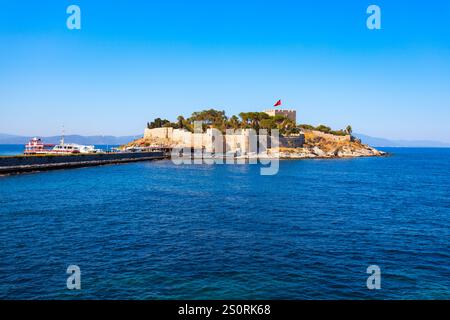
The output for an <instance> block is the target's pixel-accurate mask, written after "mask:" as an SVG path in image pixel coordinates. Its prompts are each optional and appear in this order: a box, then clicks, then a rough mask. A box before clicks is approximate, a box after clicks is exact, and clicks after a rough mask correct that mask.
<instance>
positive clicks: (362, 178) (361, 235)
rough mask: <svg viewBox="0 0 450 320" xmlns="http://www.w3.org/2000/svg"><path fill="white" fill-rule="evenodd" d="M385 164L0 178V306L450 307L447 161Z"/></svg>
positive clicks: (403, 157) (449, 156)
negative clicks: (74, 272) (71, 282)
mask: <svg viewBox="0 0 450 320" xmlns="http://www.w3.org/2000/svg"><path fill="white" fill-rule="evenodd" d="M1 148H3V149H5V148H7V147H5V146H2V147H1ZM386 150H387V151H389V152H392V155H391V156H390V157H384V158H361V159H348V160H343V159H334V160H297V161H281V164H280V171H279V173H278V174H277V175H275V176H261V175H260V174H259V172H260V170H259V169H260V168H259V166H258V165H213V166H210V165H190V166H189V165H183V166H176V165H174V164H172V163H171V162H170V161H155V162H141V163H133V164H125V165H112V166H102V167H90V168H81V169H73V170H62V171H51V172H44V173H38V174H25V175H18V176H7V177H1V178H0V257H1V258H0V298H1V299H93V298H96V299H100V298H104V299H201V298H202V299H235V298H239V299H450V250H449V249H450V241H449V240H450V149H409V148H405V149H401V148H398V149H397V148H395V149H394V148H393V149H386ZM71 264H75V265H78V266H79V267H80V268H81V290H68V289H67V288H66V279H67V277H68V275H67V274H66V269H67V267H68V266H69V265H71ZM372 264H375V265H378V266H379V267H380V268H381V289H380V290H368V289H367V286H366V280H367V277H368V276H369V275H368V274H367V273H366V269H367V267H368V266H369V265H372Z"/></svg>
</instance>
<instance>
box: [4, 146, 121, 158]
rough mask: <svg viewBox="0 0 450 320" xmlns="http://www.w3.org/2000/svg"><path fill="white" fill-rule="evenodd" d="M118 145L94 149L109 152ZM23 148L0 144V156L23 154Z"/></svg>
mask: <svg viewBox="0 0 450 320" xmlns="http://www.w3.org/2000/svg"><path fill="white" fill-rule="evenodd" d="M115 147H118V145H96V146H95V148H96V149H101V150H110V149H111V148H115ZM24 149H25V147H24V145H23V144H0V156H16V155H21V154H23V151H24Z"/></svg>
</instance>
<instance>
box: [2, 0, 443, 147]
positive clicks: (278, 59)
mask: <svg viewBox="0 0 450 320" xmlns="http://www.w3.org/2000/svg"><path fill="white" fill-rule="evenodd" d="M305 3H306V1H305ZM308 3H309V4H303V3H301V1H284V0H277V1H275V0H273V1H264V0H257V1H244V0H240V1H237V0H236V1H235V0H227V1H211V0H209V1H189V0H177V1H171V0H165V1H131V0H127V1H125V0H115V1H104V0H96V1H92V0H60V1H50V0H48V1H43V0H40V1H23V0H16V1H6V0H0V40H1V41H0V132H2V133H11V134H26V135H54V134H59V133H60V131H61V126H62V125H63V124H64V126H65V128H66V132H67V133H68V134H69V133H73V134H74V133H79V134H86V135H91V134H113V135H129V134H139V133H141V132H142V131H143V128H144V126H145V124H146V122H147V121H150V120H152V119H153V118H155V117H157V116H160V117H165V118H169V119H173V120H174V119H175V117H176V116H177V115H178V114H183V115H185V116H188V115H190V113H191V112H192V111H194V110H201V109H205V108H218V109H223V110H225V111H226V112H227V114H229V115H230V114H234V113H239V112H240V111H252V110H262V109H264V108H267V107H271V106H272V105H273V103H274V102H275V101H276V100H277V99H282V101H283V107H286V108H294V109H296V110H297V115H298V116H297V118H298V121H299V122H300V123H311V124H320V123H324V124H327V125H330V126H332V127H334V128H342V127H344V126H346V125H347V124H351V125H352V126H353V128H354V131H356V132H360V133H365V134H369V135H373V136H379V137H386V138H396V139H399V138H402V139H435V140H441V141H446V142H450V124H449V120H450V90H449V88H450V2H448V1H442V0H439V1H438V0H427V1H392V0H389V1H379V0H371V1H362V0H354V1H344V0H343V1H323V0H318V1H317V0H316V1H308ZM70 4H77V5H79V6H80V7H81V11H82V29H81V30H79V31H77V30H73V31H71V30H68V29H67V28H66V18H67V16H68V15H67V14H66V8H67V6H69V5H70ZM370 4H377V5H379V6H380V7H381V10H382V30H377V31H370V30H368V29H367V28H366V18H367V14H366V8H367V7H368V5H370Z"/></svg>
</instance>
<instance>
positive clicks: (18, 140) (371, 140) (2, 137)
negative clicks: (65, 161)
mask: <svg viewBox="0 0 450 320" xmlns="http://www.w3.org/2000/svg"><path fill="white" fill-rule="evenodd" d="M354 136H356V137H358V138H359V139H361V141H362V142H363V143H366V144H368V145H370V146H373V147H422V148H425V147H426V148H450V143H445V142H441V141H430V140H389V139H385V138H376V137H370V136H367V135H364V134H360V133H354ZM141 137H142V135H135V136H119V137H115V136H81V135H67V136H65V137H64V139H65V141H66V142H71V143H78V144H85V145H107V144H109V145H121V144H125V143H128V142H130V141H132V140H135V139H138V138H141ZM31 138H33V137H26V136H17V135H11V134H2V133H0V144H25V143H27V142H28V141H29V140H30V139H31ZM40 138H42V139H43V141H44V142H45V143H51V144H57V143H59V141H60V139H61V136H52V137H40Z"/></svg>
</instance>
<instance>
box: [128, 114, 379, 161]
mask: <svg viewBox="0 0 450 320" xmlns="http://www.w3.org/2000/svg"><path fill="white" fill-rule="evenodd" d="M199 122H200V123H201V124H200V131H199V130H198V128H196V129H195V128H194V124H195V123H196V124H197V125H198V123H199ZM274 129H276V130H277V132H279V136H278V137H277V138H276V143H275V142H274V140H275V139H274V138H273V137H272V138H271V131H272V130H274ZM254 132H255V133H256V137H258V139H260V137H261V136H262V134H261V132H264V135H265V136H266V137H267V138H268V139H267V140H269V143H268V146H267V148H266V150H265V153H266V154H267V156H268V157H277V158H282V159H303V158H352V157H374V156H383V155H385V154H386V153H385V152H383V151H380V150H377V149H375V148H373V147H371V146H368V145H366V144H363V143H362V142H361V141H360V140H359V139H357V138H355V137H354V136H353V135H352V128H351V126H347V127H346V128H345V129H341V130H332V129H331V128H330V127H328V126H325V125H319V126H316V127H314V126H312V125H307V124H300V125H297V124H296V111H295V110H282V109H272V110H265V111H264V112H242V113H240V114H239V116H235V115H233V116H231V117H227V116H226V115H225V111H218V110H214V109H210V110H204V111H200V112H194V113H192V115H191V117H189V118H187V119H185V118H184V117H183V116H178V118H177V121H176V122H171V121H169V120H166V119H161V118H156V119H155V120H154V121H152V122H149V123H147V127H146V128H145V132H144V136H143V137H142V138H140V139H137V140H134V141H132V142H130V143H128V144H126V145H124V146H122V147H121V148H122V149H145V148H157V147H164V148H180V147H185V148H186V147H188V148H201V149H202V150H204V151H206V152H208V153H209V154H212V155H213V156H214V154H218V151H219V150H220V152H221V153H223V154H226V155H230V154H231V155H232V156H233V157H238V158H252V157H255V156H256V155H257V154H259V153H260V149H261V148H260V147H258V146H257V144H256V143H253V141H252V134H253V133H254ZM271 140H272V141H271ZM274 145H276V146H277V147H276V148H274Z"/></svg>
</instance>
